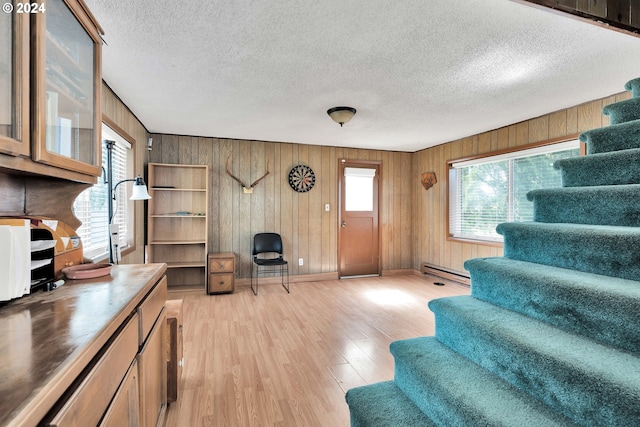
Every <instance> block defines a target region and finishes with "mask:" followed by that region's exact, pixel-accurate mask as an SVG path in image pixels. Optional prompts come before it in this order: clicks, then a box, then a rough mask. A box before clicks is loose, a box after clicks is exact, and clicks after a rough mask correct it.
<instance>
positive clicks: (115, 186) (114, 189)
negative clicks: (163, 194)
mask: <svg viewBox="0 0 640 427" xmlns="http://www.w3.org/2000/svg"><path fill="white" fill-rule="evenodd" d="M137 179H138V178H130V179H123V180H122V181H119V182H118V183H117V184H116V185H114V186H113V200H115V199H116V188H118V185H120V184H122V183H123V182H131V181H135V180H137Z"/></svg>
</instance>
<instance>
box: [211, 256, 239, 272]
mask: <svg viewBox="0 0 640 427" xmlns="http://www.w3.org/2000/svg"><path fill="white" fill-rule="evenodd" d="M209 273H233V258H231V259H229V258H227V259H224V258H220V259H216V258H209Z"/></svg>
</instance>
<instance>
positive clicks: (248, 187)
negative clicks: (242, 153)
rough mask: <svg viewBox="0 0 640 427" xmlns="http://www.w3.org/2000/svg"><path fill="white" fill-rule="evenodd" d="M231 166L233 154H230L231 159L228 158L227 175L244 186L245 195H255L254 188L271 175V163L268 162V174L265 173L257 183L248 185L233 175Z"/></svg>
mask: <svg viewBox="0 0 640 427" xmlns="http://www.w3.org/2000/svg"><path fill="white" fill-rule="evenodd" d="M230 164H231V154H229V157H227V168H226V169H227V174H229V176H230V177H231V178H233V179H235V180H236V181H238V183H239V184H240V185H242V192H243V193H245V194H251V193H253V187H255V186H256V185H258V183H259V182H260V181H262V180H263V179H265V178H266V177H267V175H269V161H268V160H267V173H265V174H264V175H262V176H261V177H260V178H258V179H256V180H255V181H253V183H252V184H251V185H247V184H245V183H244V181H243V180H241V179H240V178H238V177H237V176H235V175H234V174H232V173H231V168H230Z"/></svg>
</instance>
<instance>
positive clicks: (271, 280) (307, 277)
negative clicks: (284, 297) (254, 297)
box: [235, 271, 338, 286]
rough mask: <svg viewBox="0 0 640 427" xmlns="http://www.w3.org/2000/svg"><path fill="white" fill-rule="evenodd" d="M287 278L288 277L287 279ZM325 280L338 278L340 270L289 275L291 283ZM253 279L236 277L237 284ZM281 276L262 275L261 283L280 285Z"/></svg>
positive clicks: (246, 284) (242, 284)
mask: <svg viewBox="0 0 640 427" xmlns="http://www.w3.org/2000/svg"><path fill="white" fill-rule="evenodd" d="M285 280H286V279H285ZM323 280H338V272H337V271H335V272H332V273H317V274H297V275H291V276H289V283H302V282H322V281H323ZM250 282H251V279H250V278H249V277H245V278H242V279H236V282H235V284H236V286H249V284H250ZM280 283H281V282H280V276H273V277H260V284H261V285H276V284H277V285H279V284H280Z"/></svg>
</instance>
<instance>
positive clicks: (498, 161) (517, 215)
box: [449, 141, 580, 242]
mask: <svg viewBox="0 0 640 427" xmlns="http://www.w3.org/2000/svg"><path fill="white" fill-rule="evenodd" d="M579 147H580V144H579V142H578V141H568V142H564V143H561V144H554V145H547V146H542V147H537V148H534V149H530V150H522V151H516V152H511V153H506V154H501V155H498V156H490V157H484V158H481V159H474V160H468V161H462V162H452V163H451V165H450V167H449V235H450V236H451V237H454V238H460V239H470V240H485V241H493V242H501V241H502V236H500V235H499V234H498V233H496V231H495V229H496V226H497V225H498V224H500V223H502V222H508V221H531V220H532V219H533V203H531V202H530V201H528V200H527V197H526V195H527V193H528V192H529V191H531V190H535V189H540V188H551V187H560V186H561V185H562V183H561V178H560V172H559V171H557V170H555V169H554V168H553V163H554V162H555V161H556V160H558V159H563V158H567V157H575V156H579V155H580V148H579Z"/></svg>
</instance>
